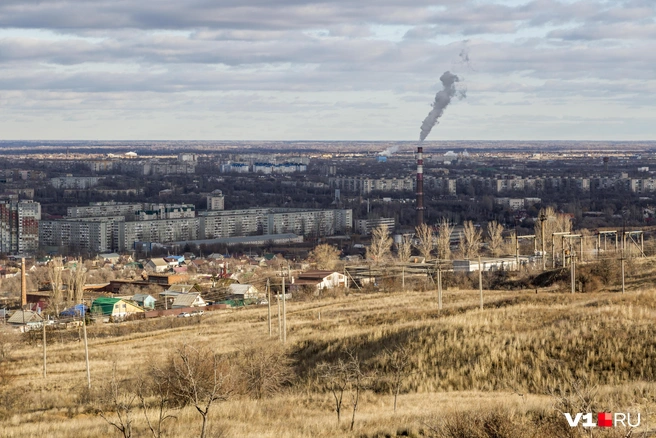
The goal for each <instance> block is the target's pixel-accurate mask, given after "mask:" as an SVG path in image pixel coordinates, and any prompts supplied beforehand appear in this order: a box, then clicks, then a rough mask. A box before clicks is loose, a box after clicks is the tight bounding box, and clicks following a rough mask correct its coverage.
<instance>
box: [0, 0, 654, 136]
mask: <svg viewBox="0 0 656 438" xmlns="http://www.w3.org/2000/svg"><path fill="white" fill-rule="evenodd" d="M655 18H656V4H655V3H654V2H653V1H649V0H626V1H619V0H608V1H599V0H581V1H573V0H561V1H556V0H532V1H518V0H496V1H493V0H491V1H474V0H432V1H427V0H418V1H415V2H412V3H408V2H405V1H402V0H377V1H374V0H362V1H359V2H347V1H343V0H332V1H331V0H326V1H323V2H317V1H303V0H279V1H276V2H262V1H258V0H240V1H235V0H224V1H217V2H208V1H206V0H190V1H186V2H180V1H173V0H158V1H155V0H143V1H140V2H131V1H126V0H120V1H117V0H97V1H92V2H90V1H85V0H58V1H55V0H43V1H40V2H37V3H34V2H25V1H23V0H5V1H4V2H2V4H0V64H1V66H2V68H1V69H0V133H1V134H0V140H29V139H44V140H45V139H53V140H78V139H79V140H316V141H331V140H373V141H376V140H378V141H382V140H403V141H413V140H417V139H418V138H419V132H420V126H421V122H422V120H423V119H424V118H425V117H426V115H427V114H428V112H429V111H430V109H431V107H430V104H431V103H432V102H433V98H434V96H435V93H436V92H437V91H438V90H439V89H440V88H441V84H440V81H439V78H440V76H441V75H442V73H443V72H444V71H447V70H448V71H451V72H452V73H454V74H457V75H458V76H459V77H460V78H461V79H462V81H461V82H459V83H458V86H459V87H460V90H462V91H464V90H466V92H467V98H466V99H463V100H457V99H455V100H454V101H453V102H452V104H451V105H450V106H449V107H448V108H447V109H446V111H445V113H444V116H443V117H442V118H441V119H440V124H439V125H437V126H436V127H435V128H434V129H433V131H432V132H431V134H430V135H429V137H428V138H427V140H428V141H439V140H616V141H621V140H656V135H655V134H656V127H655V124H654V122H653V114H654V109H656V108H655V106H656V100H655V99H654V98H653V95H654V92H655V91H656V75H655V71H654V70H655V67H654V66H656V59H654V58H655V57H656V50H654V49H655V48H656V38H654V36H655V35H656V22H655Z"/></svg>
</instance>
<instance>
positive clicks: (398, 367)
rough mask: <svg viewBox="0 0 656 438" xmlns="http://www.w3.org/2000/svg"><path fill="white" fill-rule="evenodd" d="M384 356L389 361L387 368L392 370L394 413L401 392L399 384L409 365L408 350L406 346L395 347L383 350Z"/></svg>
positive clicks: (409, 355)
mask: <svg viewBox="0 0 656 438" xmlns="http://www.w3.org/2000/svg"><path fill="white" fill-rule="evenodd" d="M385 356H386V357H387V360H388V361H389V366H390V368H391V369H392V376H393V377H392V378H393V382H392V384H393V388H394V412H396V399H397V398H398V396H399V392H400V391H401V383H402V382H403V379H404V378H405V377H406V376H407V374H408V369H409V368H410V364H411V357H412V355H411V354H410V350H409V348H408V347H407V346H406V345H400V344H398V345H396V346H395V347H394V348H392V349H388V348H386V349H385Z"/></svg>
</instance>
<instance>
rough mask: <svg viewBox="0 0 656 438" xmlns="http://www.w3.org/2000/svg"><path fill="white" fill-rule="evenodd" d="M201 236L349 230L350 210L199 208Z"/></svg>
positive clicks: (309, 233) (332, 232) (339, 231)
mask: <svg viewBox="0 0 656 438" xmlns="http://www.w3.org/2000/svg"><path fill="white" fill-rule="evenodd" d="M199 218H200V235H201V239H217V238H223V237H234V236H248V235H256V234H289V233H293V234H298V235H302V236H309V235H320V236H327V235H332V234H335V233H345V232H348V231H350V229H351V227H352V223H353V211H352V210H350V209H340V210H306V209H291V208H290V209H272V208H251V209H247V210H224V211H207V212H200V213H199Z"/></svg>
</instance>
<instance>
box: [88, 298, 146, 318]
mask: <svg viewBox="0 0 656 438" xmlns="http://www.w3.org/2000/svg"><path fill="white" fill-rule="evenodd" d="M141 312H143V309H141V308H139V307H138V306H136V305H135V304H132V303H130V302H128V301H126V300H124V299H122V298H111V297H98V298H96V299H95V300H93V303H92V304H91V313H92V314H96V313H101V314H102V315H103V316H111V317H112V318H114V319H123V318H125V317H126V316H128V315H130V314H135V313H141Z"/></svg>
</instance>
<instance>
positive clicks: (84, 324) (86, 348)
mask: <svg viewBox="0 0 656 438" xmlns="http://www.w3.org/2000/svg"><path fill="white" fill-rule="evenodd" d="M82 333H84V359H85V360H86V362H87V387H88V388H89V389H91V368H90V367H89V342H88V341H87V315H86V310H84V316H83V317H82Z"/></svg>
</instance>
